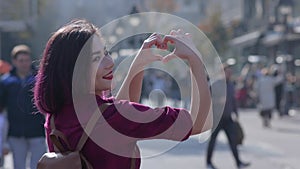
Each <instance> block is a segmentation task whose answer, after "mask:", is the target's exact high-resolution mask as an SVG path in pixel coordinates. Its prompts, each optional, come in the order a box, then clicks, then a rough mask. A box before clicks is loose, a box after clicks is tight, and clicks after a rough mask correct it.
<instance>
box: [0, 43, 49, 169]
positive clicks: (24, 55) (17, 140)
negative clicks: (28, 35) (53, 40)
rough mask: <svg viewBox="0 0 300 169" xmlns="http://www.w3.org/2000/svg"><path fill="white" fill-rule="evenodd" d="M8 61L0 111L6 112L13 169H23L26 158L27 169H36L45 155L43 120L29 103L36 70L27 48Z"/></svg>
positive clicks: (16, 50)
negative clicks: (9, 64) (27, 162)
mask: <svg viewBox="0 0 300 169" xmlns="http://www.w3.org/2000/svg"><path fill="white" fill-rule="evenodd" d="M11 59H12V64H13V69H12V70H11V71H10V72H9V73H8V74H5V75H3V76H2V78H1V81H0V111H3V110H4V109H5V110H6V111H7V118H8V123H9V128H8V142H9V145H10V149H11V151H12V153H13V162H14V169H26V160H27V158H30V160H29V161H30V169H35V168H36V165H37V162H38V160H39V159H40V157H41V156H42V155H43V153H45V151H46V144H45V134H44V133H45V130H44V127H43V122H44V116H43V115H41V114H38V113H37V110H36V109H35V108H34V105H33V102H32V101H33V92H32V88H33V85H34V82H35V73H36V70H35V69H34V67H33V66H32V61H31V52H30V49H29V47H28V46H26V45H17V46H15V47H14V48H13V50H12V52H11ZM27 168H28V167H27Z"/></svg>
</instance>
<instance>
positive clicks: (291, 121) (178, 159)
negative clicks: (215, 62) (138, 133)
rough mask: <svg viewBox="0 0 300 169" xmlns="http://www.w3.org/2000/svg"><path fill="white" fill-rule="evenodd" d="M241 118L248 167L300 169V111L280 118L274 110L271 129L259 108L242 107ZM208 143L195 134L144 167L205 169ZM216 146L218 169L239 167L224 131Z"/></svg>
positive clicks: (147, 168)
mask: <svg viewBox="0 0 300 169" xmlns="http://www.w3.org/2000/svg"><path fill="white" fill-rule="evenodd" d="M240 121H241V123H242V125H243V129H244V132H245V141H244V143H243V145H242V146H241V147H240V150H241V151H240V154H241V159H242V160H244V161H249V162H251V166H250V167H248V168H249V169H299V165H300V162H299V157H300V146H299V142H300V128H299V125H300V114H299V112H298V113H295V115H294V116H292V117H283V118H279V117H278V116H277V114H275V112H274V118H273V121H272V127H271V128H263V127H262V123H261V119H260V117H259V116H258V113H257V110H256V109H244V110H240ZM207 142H208V141H205V142H204V143H199V136H194V137H192V138H190V139H189V140H187V141H185V142H183V143H181V144H179V145H178V146H176V147H175V148H174V149H172V150H170V151H168V152H166V153H164V154H162V155H158V156H155V157H152V158H146V159H143V160H142V168H143V169H153V168H156V169H165V168H172V169H183V168H185V169H201V168H206V166H205V154H206V148H207ZM148 144H149V145H148V146H149V149H146V150H145V151H156V150H155V147H156V146H155V145H154V144H156V143H153V142H149V143H148ZM145 147H147V146H145ZM151 148H152V149H151ZM215 148H216V151H215V152H214V155H213V162H214V164H215V165H216V167H218V169H234V168H236V167H235V165H234V160H233V157H232V155H231V154H230V153H231V151H230V150H229V146H228V144H227V139H226V137H225V134H224V132H221V133H220V135H219V136H218V141H217V144H216V147H215Z"/></svg>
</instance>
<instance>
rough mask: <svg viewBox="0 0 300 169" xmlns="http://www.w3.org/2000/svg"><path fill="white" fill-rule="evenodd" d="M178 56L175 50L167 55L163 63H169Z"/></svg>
mask: <svg viewBox="0 0 300 169" xmlns="http://www.w3.org/2000/svg"><path fill="white" fill-rule="evenodd" d="M175 58H177V56H176V55H175V54H174V52H172V53H170V54H168V55H166V56H165V57H164V58H163V59H162V62H163V63H168V62H169V61H170V60H172V59H175Z"/></svg>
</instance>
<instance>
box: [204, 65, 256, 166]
mask: <svg viewBox="0 0 300 169" xmlns="http://www.w3.org/2000/svg"><path fill="white" fill-rule="evenodd" d="M223 69H224V73H225V80H226V94H225V93H224V96H220V95H222V93H223V92H220V91H213V92H212V93H213V94H212V102H213V111H214V121H215V120H217V117H216V116H218V114H217V112H218V111H222V110H221V109H222V107H223V106H222V105H224V102H225V107H224V110H223V114H221V117H220V121H219V123H218V125H217V127H216V129H215V130H214V131H213V132H212V135H211V137H210V140H209V143H208V148H207V154H206V165H207V168H208V169H216V166H215V165H214V164H213V163H212V155H213V150H214V147H215V143H216V139H217V136H218V134H219V132H220V131H221V130H224V131H225V134H226V136H227V138H228V142H229V145H230V149H231V152H232V154H233V157H234V159H235V162H236V166H237V168H239V169H240V168H244V167H247V166H249V165H250V163H248V162H243V161H241V159H240V157H239V152H238V149H237V145H238V143H237V139H236V128H235V124H234V121H233V118H232V113H235V117H236V119H235V120H237V119H238V117H239V115H238V111H237V105H236V99H235V87H234V84H233V82H232V81H231V75H232V70H231V68H230V67H229V66H228V65H226V64H224V65H223ZM224 84H225V82H224V79H219V80H217V81H216V82H214V83H213V84H212V90H214V89H216V90H220V89H222V85H224ZM225 95H226V98H224V97H225Z"/></svg>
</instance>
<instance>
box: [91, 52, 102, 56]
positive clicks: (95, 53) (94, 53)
mask: <svg viewBox="0 0 300 169" xmlns="http://www.w3.org/2000/svg"><path fill="white" fill-rule="evenodd" d="M101 53H102V52H101V51H96V52H93V53H92V56H94V55H97V54H101Z"/></svg>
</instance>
